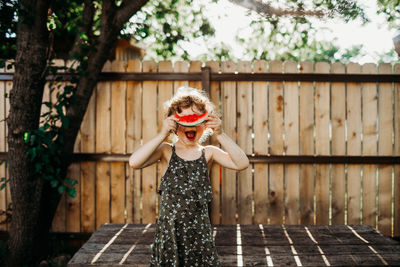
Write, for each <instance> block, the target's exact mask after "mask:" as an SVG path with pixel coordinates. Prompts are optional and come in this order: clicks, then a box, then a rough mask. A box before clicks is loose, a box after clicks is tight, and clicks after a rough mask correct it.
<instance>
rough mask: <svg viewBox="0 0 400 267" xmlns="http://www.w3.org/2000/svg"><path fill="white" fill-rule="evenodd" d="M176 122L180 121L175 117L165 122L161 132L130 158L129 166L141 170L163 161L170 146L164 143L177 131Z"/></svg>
mask: <svg viewBox="0 0 400 267" xmlns="http://www.w3.org/2000/svg"><path fill="white" fill-rule="evenodd" d="M176 120H178V119H176V118H174V117H173V116H171V117H168V118H166V119H165V120H164V122H163V127H162V129H161V132H160V133H159V134H157V135H156V136H155V137H153V138H152V139H151V140H150V141H148V142H147V143H145V144H144V145H143V146H142V147H140V148H139V149H138V150H136V151H135V152H134V153H133V154H132V155H131V156H130V157H129V166H131V167H132V168H134V169H140V168H144V167H147V166H149V165H151V164H153V163H154V162H156V161H158V160H159V159H161V157H162V156H163V150H164V149H165V148H166V147H167V146H169V145H168V144H166V143H163V141H164V139H165V138H166V137H167V136H168V135H169V133H170V132H171V131H175V129H176V122H175V121H176Z"/></svg>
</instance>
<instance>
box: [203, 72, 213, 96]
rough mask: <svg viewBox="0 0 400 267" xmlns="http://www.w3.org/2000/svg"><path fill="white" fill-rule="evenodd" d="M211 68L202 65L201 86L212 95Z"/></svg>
mask: <svg viewBox="0 0 400 267" xmlns="http://www.w3.org/2000/svg"><path fill="white" fill-rule="evenodd" d="M210 80H211V68H210V67H207V66H206V67H201V87H202V88H203V90H204V91H206V92H207V95H210Z"/></svg>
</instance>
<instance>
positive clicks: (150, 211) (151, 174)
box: [142, 61, 157, 223]
mask: <svg viewBox="0 0 400 267" xmlns="http://www.w3.org/2000/svg"><path fill="white" fill-rule="evenodd" d="M143 72H157V65H156V64H155V63H154V62H151V61H144V62H143ZM156 95H157V82H153V81H144V82H143V103H146V104H145V105H143V109H142V112H143V113H142V137H143V143H146V142H148V141H149V140H150V139H151V138H153V137H154V136H155V135H156V134H157V112H155V110H157V98H156V97H155V96H156ZM142 177H143V179H142V195H143V201H142V202H143V223H155V222H156V198H157V195H156V179H157V166H155V165H154V164H153V165H151V166H149V167H146V168H144V169H143V170H142Z"/></svg>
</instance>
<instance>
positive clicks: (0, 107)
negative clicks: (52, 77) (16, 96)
mask: <svg viewBox="0 0 400 267" xmlns="http://www.w3.org/2000/svg"><path fill="white" fill-rule="evenodd" d="M4 72H5V68H4V67H3V68H0V73H4ZM5 92H6V82H5V81H0V151H1V152H6V142H7V139H6V121H5V118H6V109H5V107H6V102H5V101H6V99H5ZM0 178H4V179H5V178H6V164H5V162H2V163H1V165H0ZM4 182H5V181H0V185H1V184H3V183H4ZM6 186H7V187H8V183H6ZM6 210H7V190H5V189H3V190H0V211H1V212H2V213H1V214H0V222H4V223H1V224H0V230H1V231H7V223H6V219H7V216H6V213H5V212H6ZM3 212H4V213H3Z"/></svg>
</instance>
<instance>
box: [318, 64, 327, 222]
mask: <svg viewBox="0 0 400 267" xmlns="http://www.w3.org/2000/svg"><path fill="white" fill-rule="evenodd" d="M315 71H316V72H319V73H329V72H330V65H329V64H328V63H326V62H318V63H316V64H315ZM329 94H330V92H329V83H327V82H317V83H315V152H316V154H317V155H329V154H330V151H329V150H330V140H329V136H330V134H329V122H330V118H329V116H330V114H329V112H330V96H329ZM315 179H316V184H315V195H316V215H317V217H316V218H317V220H316V223H317V224H321V225H323V224H329V209H330V207H329V194H330V192H329V190H330V188H329V184H330V181H329V165H326V164H324V165H322V164H319V165H317V166H316V177H315Z"/></svg>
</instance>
